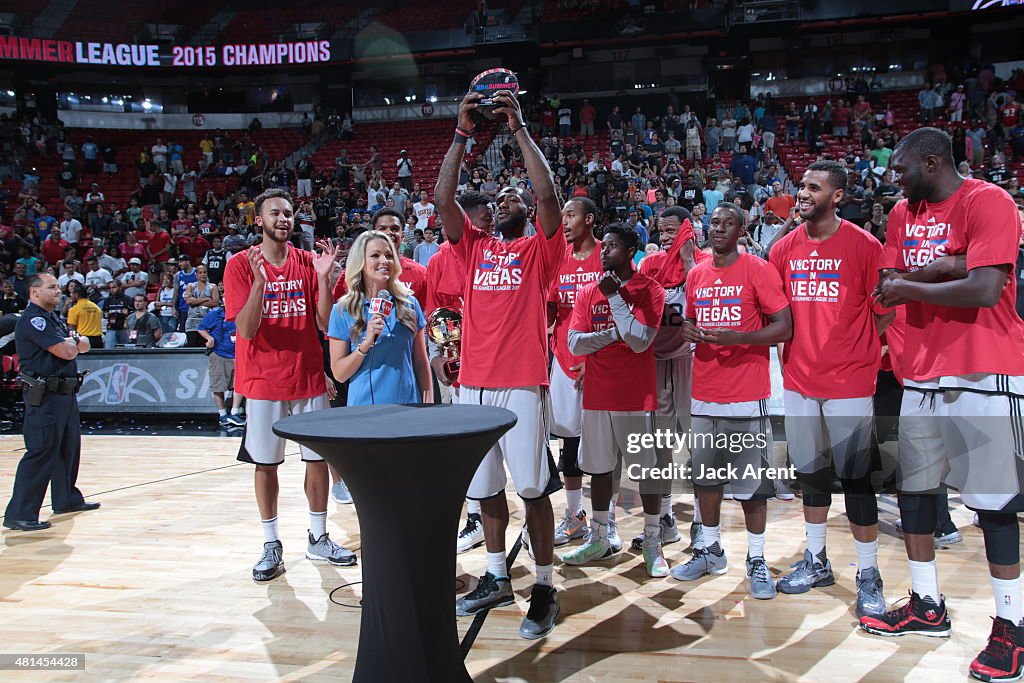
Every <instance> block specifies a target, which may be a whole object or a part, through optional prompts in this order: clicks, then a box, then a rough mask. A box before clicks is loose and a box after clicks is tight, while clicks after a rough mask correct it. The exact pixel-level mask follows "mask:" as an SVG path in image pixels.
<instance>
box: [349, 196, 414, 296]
mask: <svg viewBox="0 0 1024 683" xmlns="http://www.w3.org/2000/svg"><path fill="white" fill-rule="evenodd" d="M404 226H405V218H404V217H403V216H402V214H400V213H399V212H398V211H395V210H394V209H381V210H380V211H378V212H377V213H375V214H373V224H372V226H371V228H370V229H371V230H379V231H380V232H383V233H384V234H385V235H388V236H389V237H390V238H391V242H392V243H393V244H394V245H395V252H396V253H398V254H399V255H400V256H399V258H400V260H401V263H402V275H401V279H400V280H399V282H401V283H402V284H403V285H405V286H406V287H408V288H409V289H411V290H412V294H413V296H415V297H416V301H418V302H419V303H420V308H424V307H425V306H426V302H427V294H428V293H427V269H426V268H424V267H423V266H422V265H420V264H419V263H417V262H416V261H413V260H412V259H410V258H406V257H405V256H401V253H402V229H403V228H404ZM347 293H348V285H346V284H345V271H344V270H343V271H341V275H340V276H339V277H338V281H337V282H336V283H334V291H333V292H332V293H331V294H332V296H333V297H334V300H335V301H337V300H338V299H340V298H341V297H342V296H344V295H345V294H347Z"/></svg>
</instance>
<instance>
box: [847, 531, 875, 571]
mask: <svg viewBox="0 0 1024 683" xmlns="http://www.w3.org/2000/svg"><path fill="white" fill-rule="evenodd" d="M853 545H854V547H855V548H856V549H857V569H858V570H861V569H870V568H871V567H877V566H878V539H877V538H876V539H875V540H873V541H868V542H867V543H861V542H860V541H858V540H857V539H856V538H855V539H853Z"/></svg>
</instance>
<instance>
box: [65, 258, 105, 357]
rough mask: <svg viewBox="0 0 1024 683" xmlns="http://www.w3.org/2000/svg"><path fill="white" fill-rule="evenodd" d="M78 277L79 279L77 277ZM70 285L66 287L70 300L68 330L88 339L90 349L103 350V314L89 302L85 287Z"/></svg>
mask: <svg viewBox="0 0 1024 683" xmlns="http://www.w3.org/2000/svg"><path fill="white" fill-rule="evenodd" d="M79 277H81V276H80V275H79ZM78 282H79V281H78V280H75V283H71V284H70V285H69V286H68V296H69V297H70V299H71V304H72V305H71V308H69V309H68V328H69V329H71V330H73V331H75V332H78V334H80V335H81V336H83V337H88V338H89V343H90V344H92V348H94V349H101V348H103V312H102V311H101V310H100V307H99V306H97V305H96V304H94V303H93V302H92V301H90V300H89V297H88V296H86V294H85V285H84V284H81V285H79V284H77V283H78Z"/></svg>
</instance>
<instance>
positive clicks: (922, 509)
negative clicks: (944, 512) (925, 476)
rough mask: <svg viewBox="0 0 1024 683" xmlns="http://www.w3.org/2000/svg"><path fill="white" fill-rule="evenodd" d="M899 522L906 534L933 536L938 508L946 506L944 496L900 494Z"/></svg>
mask: <svg viewBox="0 0 1024 683" xmlns="http://www.w3.org/2000/svg"><path fill="white" fill-rule="evenodd" d="M897 500H898V501H899V504H900V520H902V522H903V531H904V532H906V533H908V534H934V533H935V527H936V525H938V523H939V514H938V506H939V505H940V504H941V505H945V504H946V498H945V496H937V495H934V494H923V493H900V494H899V495H898V496H897Z"/></svg>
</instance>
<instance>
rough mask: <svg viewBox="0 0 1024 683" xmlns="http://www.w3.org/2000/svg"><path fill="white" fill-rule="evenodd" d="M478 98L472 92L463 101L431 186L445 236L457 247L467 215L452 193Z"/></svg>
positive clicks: (457, 184) (453, 192) (456, 184)
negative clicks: (449, 142)
mask: <svg viewBox="0 0 1024 683" xmlns="http://www.w3.org/2000/svg"><path fill="white" fill-rule="evenodd" d="M481 98H483V95H481V94H480V93H475V92H471V93H468V94H467V95H466V96H465V97H463V98H462V103H461V104H460V105H459V121H458V124H457V127H456V129H455V140H454V141H453V142H452V144H451V146H450V147H449V148H448V153H447V154H445V155H444V161H442V162H441V170H440V171H439V172H438V174H437V184H436V185H434V206H435V208H436V209H437V213H438V215H439V216H440V217H441V221H442V223H443V224H444V229H445V234H447V236H448V239H449V241H451V243H452V244H458V243H459V240H460V239H462V227H463V225H464V224H465V222H466V213H465V212H464V211H463V210H462V207H461V206H459V203H458V202H457V201H455V190H456V188H457V187H458V186H459V169H460V168H461V167H462V158H463V156H465V154H466V141H467V140H469V135H470V133H472V131H473V128H474V126H473V119H472V118H471V117H470V112H471V111H473V110H474V109H476V108H477V101H478V100H480V99H481ZM464 133H465V134H464Z"/></svg>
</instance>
